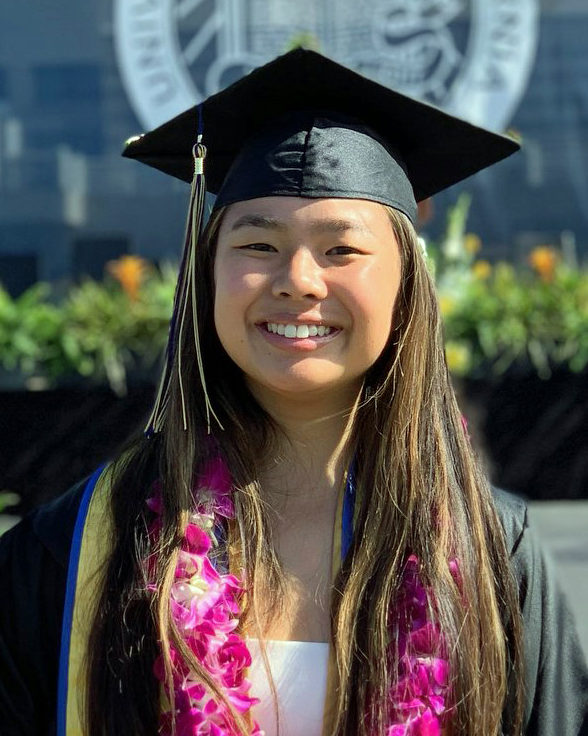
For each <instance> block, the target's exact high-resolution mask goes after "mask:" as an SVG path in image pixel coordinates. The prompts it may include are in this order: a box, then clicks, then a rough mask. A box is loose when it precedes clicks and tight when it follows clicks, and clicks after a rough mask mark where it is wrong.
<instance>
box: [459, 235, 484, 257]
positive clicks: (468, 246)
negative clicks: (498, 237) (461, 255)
mask: <svg viewBox="0 0 588 736" xmlns="http://www.w3.org/2000/svg"><path fill="white" fill-rule="evenodd" d="M463 247H464V248H465V251H466V253H469V254H470V255H472V256H473V255H475V254H476V253H478V251H480V250H481V248H482V241H481V240H480V238H479V237H478V236H477V235H476V234H475V233H466V234H465V235H464V238H463Z"/></svg>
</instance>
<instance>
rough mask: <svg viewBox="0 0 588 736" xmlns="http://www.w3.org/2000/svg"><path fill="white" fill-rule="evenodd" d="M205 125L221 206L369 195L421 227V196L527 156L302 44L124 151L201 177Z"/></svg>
mask: <svg viewBox="0 0 588 736" xmlns="http://www.w3.org/2000/svg"><path fill="white" fill-rule="evenodd" d="M199 107H200V110H199ZM200 115H201V118H199V116H200ZM199 119H200V121H201V126H202V127H201V130H202V133H203V137H202V143H203V144H204V145H205V146H206V149H207V155H206V160H205V163H204V167H205V174H206V182H207V189H208V191H210V192H212V193H213V194H218V195H219V197H218V199H217V205H219V204H229V203H230V202H235V201H240V200H243V199H251V198H253V197H260V196H269V195H273V194H289V195H296V196H305V197H322V196H333V197H347V198H360V199H371V200H374V201H378V202H382V203H384V204H390V205H391V206H393V207H396V208H397V209H400V210H401V211H403V212H405V214H407V215H408V216H409V217H410V218H411V219H412V220H413V221H414V219H415V215H416V202H417V201H420V200H422V199H426V198H427V197H429V196H431V195H433V194H435V193H437V192H439V191H441V190H443V189H445V188H447V187H449V186H451V185H452V184H455V183H457V182H459V181H461V180H462V179H465V178H466V177H468V176H471V175H472V174H474V173H476V172H477V171H479V170H480V169H483V168H485V167H486V166H489V165H491V164H493V163H495V162H497V161H500V160H501V159H503V158H506V157H507V156H509V155H510V154H512V153H514V152H515V151H517V150H518V149H519V145H518V143H516V142H515V141H514V140H512V139H511V138H508V137H506V136H502V135H498V134H496V133H492V132H490V131H487V130H484V129H483V128H479V127H477V126H475V125H472V124H471V123H468V122H466V121H464V120H461V119H459V118H456V117H454V116H452V115H449V114H447V113H445V112H443V111H442V110H439V109H438V108H436V107H433V106H432V105H429V104H426V103H423V102H420V101H417V100H414V99H412V98H410V97H407V96H406V95H403V94H400V93H398V92H395V91H393V90H391V89H388V88H387V87H384V86H383V85H381V84H378V83H377V82H374V81H371V80H369V79H367V78H365V77H363V76H361V75H360V74H357V73H356V72H354V71H351V70H350V69H347V68H346V67H344V66H341V65H340V64H337V63H336V62H334V61H332V60H330V59H328V58H326V57H324V56H322V55H321V54H318V53H316V52H314V51H308V50H303V49H296V50H294V51H291V52H289V53H287V54H284V55H283V56H280V57H278V58H277V59H275V60H274V61H272V62H270V63H268V64H265V65H264V66H262V67H260V68H258V69H255V70H254V71H252V72H251V73H250V74H248V75H247V76H245V77H243V78H242V79H240V80H238V81H237V82H235V83H234V84H232V85H231V86H229V87H227V88H226V89H224V90H222V91H221V92H218V93H217V94H215V95H212V96H211V97H209V98H208V99H207V100H205V101H204V102H202V103H201V105H200V106H196V107H193V108H191V109H190V110H187V111H186V112H184V113H181V114H180V115H178V116H177V117H175V118H173V119H172V120H170V121H168V122H167V123H164V124H163V125H161V126H159V127H158V128H156V129H155V130H153V131H152V132H150V133H146V134H145V135H143V136H141V137H139V138H135V139H131V140H130V141H129V142H128V144H127V146H126V148H125V150H124V152H123V156H126V157H128V158H135V159H138V160H139V161H141V162H143V163H146V164H148V165H150V166H153V167H155V168H157V169H160V170H161V171H163V172H165V173H166V174H170V175H172V176H175V177H177V178H180V179H183V180H185V181H188V182H189V181H191V180H192V177H193V173H194V159H193V156H192V147H193V145H194V143H195V142H196V136H197V132H198V128H199ZM227 174H229V175H228V176H227ZM413 192H414V194H413Z"/></svg>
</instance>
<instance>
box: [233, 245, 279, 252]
mask: <svg viewBox="0 0 588 736" xmlns="http://www.w3.org/2000/svg"><path fill="white" fill-rule="evenodd" d="M237 250H252V251H257V252H259V253H275V252H276V249H275V248H274V246H273V245H270V244H269V243H247V244H246V245H239V246H237Z"/></svg>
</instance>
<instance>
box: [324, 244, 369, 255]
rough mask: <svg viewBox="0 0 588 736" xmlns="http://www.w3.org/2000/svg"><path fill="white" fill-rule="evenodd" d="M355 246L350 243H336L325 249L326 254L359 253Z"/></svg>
mask: <svg viewBox="0 0 588 736" xmlns="http://www.w3.org/2000/svg"><path fill="white" fill-rule="evenodd" d="M360 252H361V251H359V250H358V249H357V248H353V247H352V246H351V245H336V246H335V247H334V248H330V249H329V250H328V251H327V255H328V256H353V255H356V254H358V253H360Z"/></svg>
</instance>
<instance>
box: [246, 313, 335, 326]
mask: <svg viewBox="0 0 588 736" xmlns="http://www.w3.org/2000/svg"><path fill="white" fill-rule="evenodd" d="M268 322H269V323H271V322H277V323H278V324H283V325H316V326H317V327H320V325H324V326H325V327H331V328H333V329H335V330H341V329H342V327H341V325H340V324H339V323H338V322H337V320H332V321H331V320H329V319H325V317H321V316H320V315H311V314H297V315H296V316H294V315H293V314H284V313H280V314H272V315H269V316H266V317H263V319H259V320H256V322H255V324H256V326H257V327H263V326H265V325H267V324H268Z"/></svg>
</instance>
